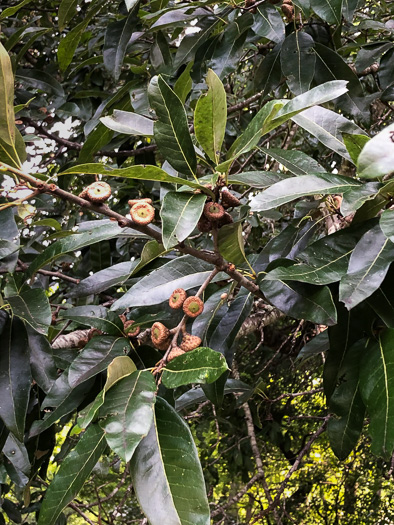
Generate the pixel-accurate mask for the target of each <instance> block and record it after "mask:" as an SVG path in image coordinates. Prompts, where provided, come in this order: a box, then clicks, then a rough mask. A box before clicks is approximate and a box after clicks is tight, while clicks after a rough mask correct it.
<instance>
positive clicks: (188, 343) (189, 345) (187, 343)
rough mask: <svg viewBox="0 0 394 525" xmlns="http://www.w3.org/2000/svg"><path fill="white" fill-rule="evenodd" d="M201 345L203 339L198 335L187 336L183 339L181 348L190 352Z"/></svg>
mask: <svg viewBox="0 0 394 525" xmlns="http://www.w3.org/2000/svg"><path fill="white" fill-rule="evenodd" d="M200 345H201V339H200V338H199V337H197V336H196V335H190V334H185V335H184V336H183V338H182V343H181V345H180V346H181V348H182V350H184V351H185V352H190V351H191V350H194V349H195V348H198V347H199V346H200Z"/></svg>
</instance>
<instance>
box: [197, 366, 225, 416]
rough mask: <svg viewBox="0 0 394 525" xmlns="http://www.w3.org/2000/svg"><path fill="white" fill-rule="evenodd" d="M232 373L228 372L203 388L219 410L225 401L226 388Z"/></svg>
mask: <svg viewBox="0 0 394 525" xmlns="http://www.w3.org/2000/svg"><path fill="white" fill-rule="evenodd" d="M229 373H230V371H229V370H226V372H224V373H223V374H222V375H221V376H220V377H219V378H218V379H216V381H214V382H213V383H206V384H203V385H202V386H201V388H202V390H203V392H204V394H205V395H206V397H207V399H208V400H209V401H210V402H211V403H213V404H214V405H215V407H217V408H221V406H222V405H223V400H224V388H225V386H226V381H227V378H228V376H229Z"/></svg>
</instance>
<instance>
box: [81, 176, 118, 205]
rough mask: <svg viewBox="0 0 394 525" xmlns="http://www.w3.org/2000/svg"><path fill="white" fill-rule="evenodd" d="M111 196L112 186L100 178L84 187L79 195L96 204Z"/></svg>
mask: <svg viewBox="0 0 394 525" xmlns="http://www.w3.org/2000/svg"><path fill="white" fill-rule="evenodd" d="M110 196H111V186H110V185H109V184H107V183H106V182H104V181H103V180H98V181H96V182H93V183H92V184H89V186H87V187H86V188H84V189H83V190H82V191H81V193H80V194H79V197H81V198H82V199H86V200H88V201H90V202H93V203H94V204H102V203H103V202H105V201H106V200H108V199H109V197H110Z"/></svg>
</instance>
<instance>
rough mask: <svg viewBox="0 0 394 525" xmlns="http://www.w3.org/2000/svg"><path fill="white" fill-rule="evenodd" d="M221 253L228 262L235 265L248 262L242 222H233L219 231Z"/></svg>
mask: <svg viewBox="0 0 394 525" xmlns="http://www.w3.org/2000/svg"><path fill="white" fill-rule="evenodd" d="M218 247H219V253H220V255H222V256H223V257H224V258H225V259H226V261H229V262H232V263H234V264H237V265H238V264H244V263H245V262H247V260H246V256H245V249H244V238H243V237H242V222H241V221H239V222H233V223H232V224H226V225H225V226H222V227H221V228H220V230H219V231H218Z"/></svg>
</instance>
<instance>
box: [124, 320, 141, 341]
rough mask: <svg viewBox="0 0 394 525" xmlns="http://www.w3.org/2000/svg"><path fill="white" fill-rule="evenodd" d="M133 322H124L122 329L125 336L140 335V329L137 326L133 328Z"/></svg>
mask: <svg viewBox="0 0 394 525" xmlns="http://www.w3.org/2000/svg"><path fill="white" fill-rule="evenodd" d="M134 323H135V321H131V320H130V321H126V322H125V323H124V325H123V329H124V332H125V334H127V335H128V336H129V337H137V335H138V334H139V333H140V331H141V328H140V327H139V326H134V328H133V324H134Z"/></svg>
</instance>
